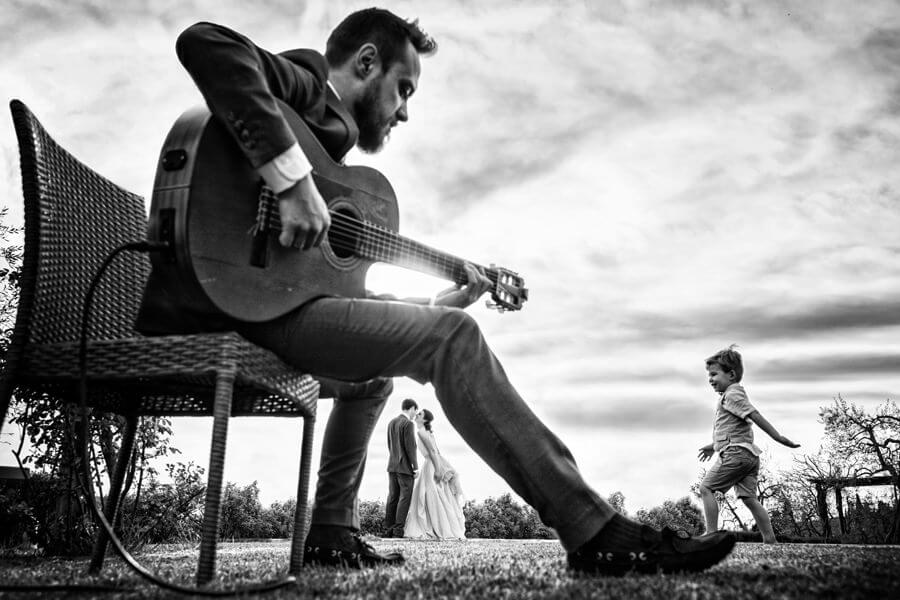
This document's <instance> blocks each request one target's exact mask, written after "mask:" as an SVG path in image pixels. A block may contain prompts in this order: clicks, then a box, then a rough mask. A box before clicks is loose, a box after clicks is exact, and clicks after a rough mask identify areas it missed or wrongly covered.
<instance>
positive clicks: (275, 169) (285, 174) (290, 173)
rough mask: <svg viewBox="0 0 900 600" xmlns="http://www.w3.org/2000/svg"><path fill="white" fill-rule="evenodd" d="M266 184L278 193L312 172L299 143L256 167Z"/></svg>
mask: <svg viewBox="0 0 900 600" xmlns="http://www.w3.org/2000/svg"><path fill="white" fill-rule="evenodd" d="M257 171H258V172H259V174H260V175H261V176H262V178H263V179H264V180H265V182H266V185H268V186H269V187H270V188H272V191H273V192H275V193H276V194H280V193H281V192H283V191H284V190H286V189H288V188H289V187H291V186H292V185H294V184H295V183H297V182H298V181H300V180H301V179H303V178H304V177H306V176H307V175H309V174H310V173H311V172H312V165H311V164H309V159H308V158H306V155H305V154H303V150H301V149H300V145H299V144H297V143H296V142H295V143H294V145H293V146H291V147H290V148H288V149H287V150H285V151H284V152H282V153H281V154H279V155H278V156H276V157H275V158H273V159H272V160H270V161H269V162H267V163H266V164H264V165H262V166H260V167H259V169H257Z"/></svg>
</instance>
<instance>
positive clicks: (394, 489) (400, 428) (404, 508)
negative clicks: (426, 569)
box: [384, 414, 419, 537]
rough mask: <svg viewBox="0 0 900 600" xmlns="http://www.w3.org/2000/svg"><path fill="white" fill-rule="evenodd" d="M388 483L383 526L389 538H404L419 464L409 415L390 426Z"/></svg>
mask: <svg viewBox="0 0 900 600" xmlns="http://www.w3.org/2000/svg"><path fill="white" fill-rule="evenodd" d="M387 441H388V451H389V452H390V456H389V457H388V468H387V470H388V482H389V485H390V487H389V492H388V500H387V506H386V507H385V516H384V526H385V529H386V531H387V534H388V535H393V536H395V537H403V527H404V525H405V524H406V515H407V514H408V513H409V503H410V500H411V499H412V490H413V481H414V479H415V472H416V471H418V469H419V465H418V463H417V462H416V434H415V427H414V426H413V424H412V421H410V420H409V419H408V418H407V417H406V415H402V414H401V415H397V416H396V417H394V418H393V419H391V422H390V423H388V436H387Z"/></svg>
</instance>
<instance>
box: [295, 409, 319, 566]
mask: <svg viewBox="0 0 900 600" xmlns="http://www.w3.org/2000/svg"><path fill="white" fill-rule="evenodd" d="M315 428H316V417H315V416H310V417H306V418H305V419H303V443H302V445H301V451H300V481H299V483H298V484H297V507H296V508H295V510H294V535H293V538H292V539H291V561H290V566H289V570H288V572H289V573H290V574H291V575H299V574H300V569H302V568H303V550H304V546H305V544H306V534H307V533H308V531H309V515H308V513H309V477H310V468H311V466H312V446H313V432H314V431H315Z"/></svg>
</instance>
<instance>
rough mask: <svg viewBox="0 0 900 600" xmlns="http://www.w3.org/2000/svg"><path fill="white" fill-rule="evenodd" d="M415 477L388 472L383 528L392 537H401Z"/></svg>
mask: <svg viewBox="0 0 900 600" xmlns="http://www.w3.org/2000/svg"><path fill="white" fill-rule="evenodd" d="M414 483H415V477H413V476H412V475H407V474H406V473H394V472H388V486H389V490H388V499H387V504H386V505H385V508H384V528H385V530H386V531H387V533H388V534H392V535H394V537H403V533H404V532H403V529H404V527H405V526H406V516H407V515H408V514H409V505H410V503H411V501H412V493H413V484H414Z"/></svg>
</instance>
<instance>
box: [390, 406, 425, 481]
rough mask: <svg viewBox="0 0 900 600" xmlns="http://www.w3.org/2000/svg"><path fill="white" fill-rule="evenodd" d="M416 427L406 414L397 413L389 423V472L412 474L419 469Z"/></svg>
mask: <svg viewBox="0 0 900 600" xmlns="http://www.w3.org/2000/svg"><path fill="white" fill-rule="evenodd" d="M415 429H416V428H415V426H414V425H413V424H412V421H410V420H409V419H407V418H406V415H397V416H396V417H394V418H393V419H391V422H390V423H388V450H389V451H390V456H389V457H388V468H387V470H388V473H404V474H406V475H412V474H413V471H416V470H418V468H419V464H418V462H416V434H415Z"/></svg>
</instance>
